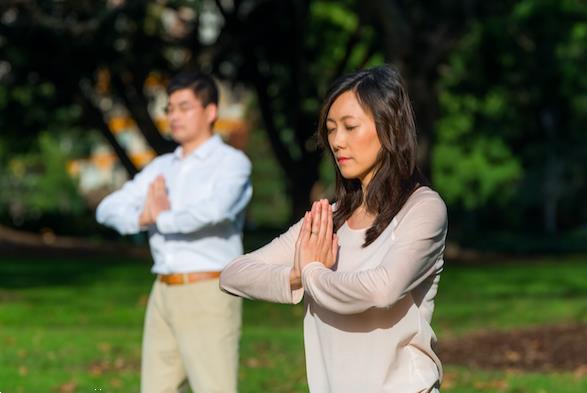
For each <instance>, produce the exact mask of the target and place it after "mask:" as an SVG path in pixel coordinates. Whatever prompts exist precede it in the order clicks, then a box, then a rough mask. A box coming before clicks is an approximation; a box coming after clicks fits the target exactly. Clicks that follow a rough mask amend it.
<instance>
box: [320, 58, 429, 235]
mask: <svg viewBox="0 0 587 393" xmlns="http://www.w3.org/2000/svg"><path fill="white" fill-rule="evenodd" d="M347 91H352V92H353V93H354V94H355V96H356V98H357V101H358V102H359V104H360V105H361V107H362V108H363V110H364V111H365V112H366V113H368V114H370V115H371V116H372V118H373V120H374V122H375V128H376V129H377V136H378V138H379V142H380V143H381V150H380V151H379V155H378V157H377V166H376V167H375V173H374V176H373V178H372V179H371V181H370V182H369V185H368V186H367V189H366V196H364V195H363V190H362V188H361V182H360V180H358V179H345V178H344V177H343V176H342V174H341V173H340V170H339V169H338V167H337V166H336V158H335V157H334V154H333V152H332V150H331V149H330V148H329V143H328V130H327V127H326V120H327V118H328V112H329V111H330V107H331V106H332V104H333V103H334V101H336V99H337V98H338V97H339V96H340V95H341V94H343V93H345V92H347ZM318 139H319V141H320V143H321V144H322V146H323V147H325V148H326V149H327V150H328V151H329V153H330V157H331V158H332V160H333V161H334V163H335V167H336V210H335V212H334V216H333V221H334V228H335V230H338V229H339V228H340V227H341V226H342V225H343V224H344V223H345V221H346V220H347V219H348V218H349V217H350V216H351V214H352V213H353V211H355V209H357V208H358V207H359V206H360V205H361V204H362V203H363V199H365V204H366V208H367V211H368V212H369V213H371V214H375V216H376V218H375V221H374V222H373V225H372V226H371V227H370V228H369V229H368V230H367V233H366V235H365V242H364V243H363V247H366V246H368V245H369V244H371V243H372V242H373V241H375V239H377V237H379V235H380V234H381V233H382V232H383V231H384V230H385V228H386V227H387V226H388V225H389V223H390V222H391V220H392V219H393V217H394V216H395V215H396V214H397V213H398V211H399V210H400V209H401V208H402V206H403V205H404V204H405V203H406V200H407V199H408V198H409V197H410V195H411V194H412V193H413V192H414V191H415V190H416V189H417V188H418V187H419V186H421V185H423V184H425V180H424V177H423V176H422V174H421V172H420V170H419V169H418V166H417V162H416V161H417V137H416V126H415V123H414V114H413V111H412V106H411V105H410V99H409V97H408V93H407V92H406V90H405V88H404V86H403V80H402V78H401V76H400V74H399V71H398V70H397V69H396V68H395V67H393V66H391V65H383V66H379V67H375V68H370V69H366V70H360V71H356V72H354V73H351V74H349V75H345V76H343V77H341V78H339V79H337V80H336V81H335V82H334V83H333V85H332V86H331V87H330V90H329V91H328V93H327V94H326V98H325V100H324V103H323V104H322V108H321V110H320V119H319V124H318Z"/></svg>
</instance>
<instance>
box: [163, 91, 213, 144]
mask: <svg viewBox="0 0 587 393" xmlns="http://www.w3.org/2000/svg"><path fill="white" fill-rule="evenodd" d="M216 111H217V107H216V105H214V104H208V106H206V107H205V108H204V107H203V106H202V102H201V101H200V99H199V98H198V97H196V95H195V94H194V92H193V90H191V89H189V88H185V89H179V90H176V91H174V92H173V93H171V95H170V96H169V102H168V104H167V118H168V120H169V126H170V128H171V135H172V137H173V140H175V141H176V142H177V143H179V144H180V145H186V144H193V143H199V142H201V141H202V140H204V139H206V138H207V137H209V136H210V134H211V132H212V129H211V128H212V123H213V122H214V120H216Z"/></svg>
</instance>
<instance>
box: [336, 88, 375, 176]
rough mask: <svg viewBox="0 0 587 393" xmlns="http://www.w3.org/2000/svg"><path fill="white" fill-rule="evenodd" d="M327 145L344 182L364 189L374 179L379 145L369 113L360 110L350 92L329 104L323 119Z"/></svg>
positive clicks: (353, 95) (353, 94)
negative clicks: (360, 185)
mask: <svg viewBox="0 0 587 393" xmlns="http://www.w3.org/2000/svg"><path fill="white" fill-rule="evenodd" d="M326 129H327V130H328V144H329V145H330V149H331V150H332V153H333V154H334V157H335V158H336V164H337V165H338V168H339V170H340V173H341V174H342V176H343V177H344V178H345V179H359V180H360V181H361V184H362V185H363V187H364V186H366V185H367V184H369V182H370V181H371V179H372V177H373V173H374V169H375V166H376V163H377V155H378V154H379V151H380V150H381V143H380V142H379V137H378V136H377V130H376V128H375V122H374V121H373V117H372V115H371V113H367V112H365V111H364V110H363V108H362V107H361V105H360V104H359V101H357V98H356V96H355V93H354V92H352V91H347V92H345V93H342V94H341V95H340V96H338V98H337V99H336V100H335V101H334V102H333V103H332V106H331V107H330V110H329V111H328V116H327V119H326Z"/></svg>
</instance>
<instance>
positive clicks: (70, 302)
mask: <svg viewBox="0 0 587 393" xmlns="http://www.w3.org/2000/svg"><path fill="white" fill-rule="evenodd" d="M112 259H115V258H112ZM115 262H116V261H113V260H109V261H106V260H91V259H90V260H88V259H84V260H51V259H45V260H43V259H41V258H39V259H6V258H5V259H3V260H1V261H0V348H1V350H0V392H2V393H7V392H8V393H12V392H22V393H43V392H96V391H101V392H125V393H129V392H136V391H138V383H139V375H138V374H139V373H138V372H139V363H140V340H141V333H142V332H141V329H142V320H143V315H144V308H145V303H146V299H147V295H148V292H149V290H150V286H151V284H152V279H153V278H152V276H151V274H150V273H149V267H150V266H149V262H146V261H129V260H125V261H121V262H120V263H115ZM585 277H587V258H585V257H584V256H575V257H566V258H550V259H542V260H540V261H534V262H533V263H530V261H529V262H528V263H526V262H523V263H517V264H514V263H502V264H491V265H470V266H464V265H456V264H451V263H447V265H446V268H445V271H444V273H443V277H442V280H441V286H440V290H439V295H438V298H437V309H436V313H435V320H434V326H435V329H436V330H437V333H438V336H439V339H440V340H442V339H443V337H451V336H453V337H454V336H459V335H463V334H467V333H469V332H472V331H477V330H487V329H509V328H518V327H527V326H535V325H545V324H548V325H553V324H560V323H565V322H577V321H587V280H585ZM302 317H303V307H302V306H300V305H298V306H286V305H275V304H269V303H262V302H245V313H244V327H243V337H242V342H241V368H240V391H241V392H243V393H253V392H255V393H257V392H277V393H279V392H284V393H285V392H304V391H306V390H307V388H306V383H305V369H304V357H303V340H302ZM446 375H447V378H446V381H445V385H444V386H443V391H448V392H455V393H464V392H508V393H531V392H532V393H539V392H540V393H542V392H553V393H566V392H568V393H578V392H585V391H587V378H586V377H581V376H580V375H579V376H577V375H574V374H573V373H566V374H565V373H548V374H546V373H545V374H532V373H513V372H508V371H506V370H504V371H491V372H489V371H482V370H472V369H466V368H462V367H457V366H452V365H447V366H446ZM100 389H102V390H100Z"/></svg>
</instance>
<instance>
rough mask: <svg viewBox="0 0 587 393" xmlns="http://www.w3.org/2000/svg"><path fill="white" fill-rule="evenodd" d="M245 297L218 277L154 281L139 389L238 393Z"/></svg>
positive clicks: (145, 391)
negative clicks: (182, 281) (232, 292)
mask: <svg viewBox="0 0 587 393" xmlns="http://www.w3.org/2000/svg"><path fill="white" fill-rule="evenodd" d="M241 303H242V301H241V299H240V298H237V297H234V296H231V295H227V294H225V293H223V292H221V291H220V289H219V286H218V279H212V280H205V281H200V282H196V283H192V284H184V285H167V284H164V283H161V282H159V281H155V284H154V285H153V289H152V290H151V295H150V296H149V303H148V305H147V313H146V316H145V327H144V333H143V356H142V357H143V358H142V362H141V393H177V392H183V391H186V390H187V386H188V385H187V384H188V381H189V385H190V386H191V388H192V390H193V392H194V393H236V392H237V373H238V342H239V338H240V328H241Z"/></svg>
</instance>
